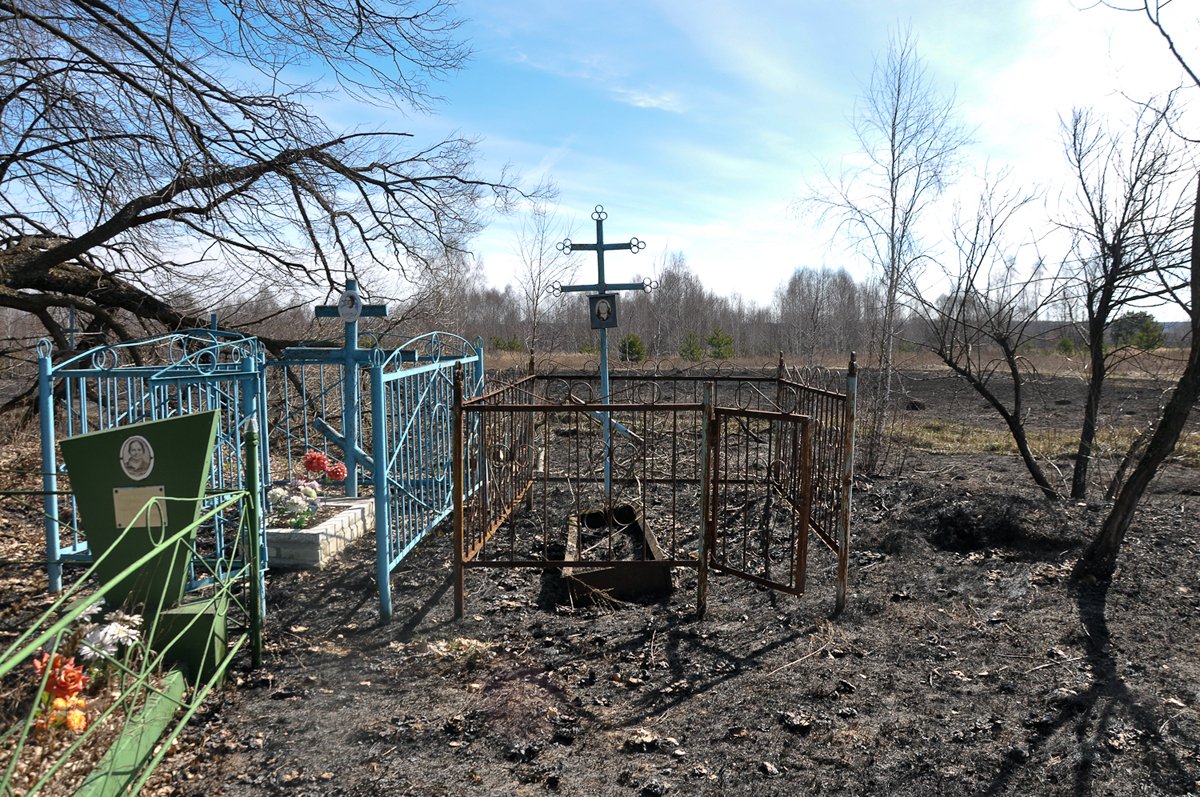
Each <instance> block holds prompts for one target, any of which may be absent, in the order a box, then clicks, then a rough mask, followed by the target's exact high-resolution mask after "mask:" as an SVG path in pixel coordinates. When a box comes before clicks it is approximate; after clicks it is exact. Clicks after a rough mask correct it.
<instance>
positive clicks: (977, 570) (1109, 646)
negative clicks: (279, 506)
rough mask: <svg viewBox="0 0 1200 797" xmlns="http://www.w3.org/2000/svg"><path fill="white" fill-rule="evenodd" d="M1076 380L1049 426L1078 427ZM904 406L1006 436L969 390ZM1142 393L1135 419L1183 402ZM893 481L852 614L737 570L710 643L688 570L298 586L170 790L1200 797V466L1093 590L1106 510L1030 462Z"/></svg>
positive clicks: (942, 465)
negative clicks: (572, 587) (383, 614)
mask: <svg viewBox="0 0 1200 797" xmlns="http://www.w3.org/2000/svg"><path fill="white" fill-rule="evenodd" d="M1060 387H1061V388H1062V389H1061V390H1060V391H1059V392H1058V398H1053V396H1052V395H1049V396H1048V397H1046V398H1044V400H1043V402H1042V403H1041V404H1040V405H1039V407H1040V408H1041V411H1042V412H1043V413H1044V415H1045V417H1053V415H1054V414H1055V413H1064V417H1066V414H1068V413H1069V415H1070V417H1071V418H1076V419H1077V417H1078V416H1077V413H1078V406H1079V405H1078V396H1076V395H1074V394H1071V393H1070V391H1071V390H1074V389H1075V388H1076V386H1075V385H1074V384H1073V383H1072V384H1066V383H1064V384H1063V385H1061V386H1060ZM906 389H907V390H908V391H909V393H910V395H911V396H913V397H917V398H918V399H919V401H920V402H921V403H922V404H923V405H924V408H923V409H920V410H913V411H912V412H914V413H925V414H928V415H931V416H933V417H942V418H946V417H958V418H963V419H973V420H972V422H975V423H978V422H981V421H986V420H987V416H986V415H985V413H984V411H983V410H982V409H981V407H982V402H981V401H979V400H978V399H974V398H973V397H972V396H971V395H970V394H969V393H966V392H965V391H962V390H961V389H960V388H958V387H957V386H956V385H955V383H953V382H949V381H946V380H930V381H926V382H921V381H916V382H912V383H909V384H907V385H906ZM1125 389H1126V390H1128V391H1129V392H1130V396H1129V397H1126V398H1124V399H1122V400H1119V401H1115V402H1114V407H1117V409H1115V410H1114V412H1116V413H1120V414H1124V413H1125V412H1130V411H1131V412H1132V413H1134V414H1133V415H1132V416H1131V417H1135V418H1137V417H1142V416H1144V415H1145V414H1146V413H1148V412H1149V411H1150V410H1151V409H1152V408H1153V405H1154V404H1156V403H1157V401H1158V395H1157V391H1155V390H1154V389H1152V388H1150V387H1147V388H1145V389H1144V390H1142V389H1141V388H1138V387H1137V386H1135V385H1132V384H1130V385H1126V386H1125ZM1064 400H1065V401H1072V402H1075V403H1074V406H1072V405H1069V404H1059V403H1057V402H1059V401H1064ZM1129 408H1133V409H1132V410H1130V409H1129ZM1192 428H1193V430H1194V429H1195V428H1196V425H1195V422H1194V421H1193V426H1192ZM1194 433H1195V432H1193V434H1194ZM893 460H894V461H895V462H896V463H897V464H896V465H895V467H894V468H893V471H894V472H892V473H890V474H889V475H886V476H881V477H873V478H863V477H860V478H859V479H858V482H857V485H856V494H855V512H854V524H853V540H854V542H853V549H854V553H853V555H852V560H851V571H850V577H851V595H850V600H849V604H848V609H847V611H846V612H845V613H844V614H843V615H842V616H840V617H838V618H836V619H833V620H831V619H830V613H831V610H832V606H833V586H832V572H831V569H832V557H831V556H829V555H828V554H827V552H824V551H821V550H816V549H814V553H813V555H812V561H813V565H812V568H813V569H812V573H811V575H810V579H809V591H808V594H806V595H805V596H803V597H799V598H796V597H790V596H781V595H777V594H774V593H772V592H770V591H768V590H765V589H760V588H757V587H754V586H752V585H748V584H745V583H742V582H740V581H738V580H736V579H734V578H729V577H714V580H713V583H712V585H711V589H710V596H709V610H708V614H707V616H706V618H705V619H704V620H702V621H698V620H697V619H696V617H695V611H694V599H695V591H694V581H695V575H694V573H692V572H690V571H677V573H676V585H677V587H676V589H675V591H674V593H673V594H672V595H671V597H670V598H669V599H667V600H663V601H662V602H655V603H643V604H637V603H626V604H613V603H608V604H605V605H593V606H571V605H569V604H560V603H557V602H555V601H554V600H553V596H554V594H555V592H556V590H555V589H554V587H555V584H554V580H555V578H556V577H555V575H554V574H549V575H543V574H542V573H539V572H529V571H509V572H506V571H490V572H481V571H470V572H469V573H468V588H469V590H470V595H469V598H468V605H467V614H466V617H465V618H464V619H463V620H461V621H454V620H453V619H452V603H453V600H452V589H451V584H450V569H449V565H448V556H449V545H448V534H445V533H442V534H437V535H435V536H434V537H432V538H431V539H430V540H428V541H427V542H426V543H423V544H422V545H421V546H419V547H418V549H417V550H416V552H415V553H414V555H413V556H412V557H411V558H410V559H409V560H408V561H407V562H406V563H405V564H404V565H403V566H402V567H401V568H400V570H399V571H398V572H397V573H396V574H395V577H394V580H393V588H394V601H395V618H394V620H393V622H391V623H390V624H380V623H379V622H378V608H377V599H376V595H375V591H374V586H373V583H372V573H373V565H372V561H373V560H372V548H371V546H370V544H368V543H365V542H364V543H360V544H357V545H354V546H352V547H351V548H350V549H349V550H348V551H347V552H346V553H345V554H344V555H343V556H342V557H341V558H340V559H339V560H337V561H336V562H335V563H333V564H332V565H331V566H330V567H328V568H326V569H325V570H323V571H319V572H296V573H273V574H272V576H271V581H270V587H269V604H270V605H269V612H270V614H269V618H268V623H269V642H268V650H267V666H266V667H265V668H264V669H263V670H260V671H255V672H251V671H249V670H247V669H246V668H245V667H241V668H239V669H237V670H236V671H235V672H234V674H233V678H232V682H231V684H230V685H229V687H228V688H226V689H225V690H224V691H223V692H222V693H221V694H219V695H218V696H216V697H214V698H212V699H210V701H209V702H208V703H207V704H206V707H205V708H204V709H203V710H202V712H201V714H200V715H199V716H198V717H197V718H196V720H194V721H193V723H192V724H191V726H190V727H189V729H188V730H187V731H186V732H185V735H184V736H183V738H182V739H181V741H180V742H179V743H178V744H177V746H176V748H175V749H174V750H173V752H172V753H171V754H170V755H169V756H168V758H167V760H166V763H165V765H164V767H163V768H162V770H161V771H160V773H159V774H158V775H156V778H155V781H154V785H153V789H151V790H150V793H157V794H172V795H268V794H270V795H274V794H281V795H372V794H381V795H407V794H412V795H472V794H479V795H522V794H529V795H538V794H555V793H559V794H602V795H610V794H611V795H623V794H628V795H638V796H639V797H640V796H641V795H660V794H681V795H685V794H686V795H693V794H698V795H702V794H709V795H725V794H734V795H741V794H746V795H750V794H753V795H794V794H820V793H831V794H880V795H928V794H934V793H940V794H945V795H959V794H963V795H968V794H969V795H992V794H1014V795H1017V794H1019V795H1029V794H1038V795H1046V794H1071V795H1092V794H1095V795H1109V794H1112V795H1156V794H1195V793H1200V656H1198V655H1197V654H1198V653H1200V624H1198V623H1197V620H1196V617H1197V616H1200V579H1198V576H1197V573H1198V567H1197V565H1198V563H1200V472H1198V471H1196V470H1194V469H1186V468H1183V467H1180V466H1178V465H1173V466H1171V467H1169V468H1168V469H1167V470H1166V471H1165V472H1164V473H1163V474H1162V475H1161V476H1160V478H1159V480H1158V481H1157V482H1156V484H1155V486H1154V492H1153V494H1152V495H1151V496H1150V497H1149V499H1148V500H1147V501H1146V502H1145V504H1144V505H1143V508H1142V511H1141V512H1140V514H1139V516H1138V518H1137V520H1136V522H1135V524H1134V526H1133V528H1132V530H1131V532H1130V536H1129V539H1128V541H1127V544H1126V547H1125V549H1124V552H1123V555H1122V558H1121V560H1120V569H1119V572H1118V573H1117V575H1116V577H1115V579H1114V580H1113V581H1112V583H1111V584H1108V585H1106V584H1097V583H1086V582H1077V581H1074V580H1072V578H1071V575H1070V571H1071V565H1072V563H1073V562H1074V560H1075V558H1076V557H1077V555H1078V553H1079V551H1080V550H1081V546H1082V543H1083V542H1084V541H1085V540H1086V538H1087V536H1088V535H1089V534H1091V533H1092V532H1093V531H1094V530H1095V528H1096V526H1097V524H1098V523H1099V521H1100V519H1101V518H1102V517H1103V515H1104V511H1105V509H1106V507H1105V505H1104V504H1102V503H1099V502H1095V503H1091V504H1084V505H1075V504H1071V503H1070V502H1063V503H1060V504H1058V505H1051V504H1047V503H1045V502H1043V501H1041V500H1040V499H1038V498H1037V497H1036V494H1035V492H1034V490H1033V489H1032V487H1031V484H1032V483H1031V482H1030V481H1029V479H1028V477H1027V476H1026V475H1025V473H1024V471H1023V470H1022V469H1021V466H1020V463H1019V462H1018V461H1017V460H1016V459H1015V458H1014V457H1009V456H1002V455H994V454H974V455H964V454H954V453H950V454H931V453H922V452H919V451H915V450H909V451H907V452H905V453H904V456H903V457H893ZM1067 465H1069V463H1067V462H1063V463H1060V466H1061V467H1063V469H1064V471H1065V470H1066V469H1067ZM895 471H898V472H895ZM1096 492H1097V493H1100V492H1102V490H1097V491H1096Z"/></svg>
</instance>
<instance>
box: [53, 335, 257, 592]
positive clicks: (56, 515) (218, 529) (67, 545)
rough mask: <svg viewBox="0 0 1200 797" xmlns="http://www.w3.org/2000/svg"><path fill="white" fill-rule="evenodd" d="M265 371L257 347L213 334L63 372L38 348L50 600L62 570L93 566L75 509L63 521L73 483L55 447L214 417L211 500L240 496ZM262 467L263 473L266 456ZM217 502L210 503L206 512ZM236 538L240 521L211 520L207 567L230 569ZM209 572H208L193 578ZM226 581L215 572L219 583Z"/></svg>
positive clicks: (87, 361)
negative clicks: (169, 421)
mask: <svg viewBox="0 0 1200 797" xmlns="http://www.w3.org/2000/svg"><path fill="white" fill-rule="evenodd" d="M262 362H263V354H262V350H261V347H260V345H259V343H258V341H257V339H255V338H251V337H246V336H243V335H238V334H234V333H227V332H221V331H218V330H213V329H197V330H189V331H187V332H180V333H173V334H169V335H162V336H159V337H155V338H150V339H146V340H139V341H134V342H130V343H121V344H115V345H109V346H101V347H98V348H93V349H89V350H88V351H86V352H83V353H80V354H73V355H69V356H67V357H66V358H65V359H62V360H61V361H59V362H57V363H56V362H54V356H53V348H52V346H51V344H50V342H49V341H41V342H40V343H39V344H38V379H39V391H40V392H39V407H38V409H39V414H40V419H41V429H40V432H41V442H42V488H43V491H44V492H45V499H44V510H45V522H44V525H45V532H46V560H47V570H48V576H49V588H50V591H51V592H59V591H61V590H62V566H63V563H64V562H68V561H72V560H74V561H87V560H89V559H90V553H89V551H88V546H87V541H86V539H84V538H82V537H81V536H80V533H79V528H78V524H77V522H76V509H75V503H74V499H73V498H68V499H67V501H66V502H65V503H66V506H65V509H66V512H62V510H63V509H64V507H63V506H60V502H59V495H58V491H59V484H60V479H62V478H63V477H64V476H65V477H67V478H69V474H67V473H66V469H65V466H64V465H63V463H62V462H60V461H59V459H58V453H57V449H56V445H55V442H56V440H57V439H59V438H60V437H71V436H74V435H78V434H85V433H88V432H98V431H104V430H107V429H113V428H117V427H120V426H125V425H128V424H132V423H140V422H142V421H156V420H162V419H164V418H170V417H174V416H178V415H187V414H190V413H194V412H203V411H207V410H218V411H219V413H220V427H219V429H218V433H217V443H216V446H215V447H214V450H213V462H212V466H211V468H210V475H209V484H208V489H207V492H208V493H209V494H212V495H216V494H218V493H227V492H230V491H233V490H238V489H241V488H242V487H243V486H244V474H243V473H242V469H243V467H244V464H245V457H244V456H243V452H242V445H243V443H242V425H243V424H244V423H245V421H246V420H247V419H249V418H257V417H259V414H260V412H261V408H262V403H261V402H262V396H263V394H264V384H263V370H262ZM261 465H262V468H263V469H264V470H263V472H265V468H266V465H267V461H266V458H265V449H263V453H262V458H261ZM214 500H215V499H214V498H208V499H206V500H205V504H204V509H208V508H210V506H211V505H212V502H213V501H214ZM64 516H65V518H66V519H67V522H66V523H64V522H63V517H64ZM236 529H237V519H236V518H226V517H225V516H224V515H223V514H217V515H216V516H214V517H213V518H212V520H211V521H210V523H209V524H208V527H207V528H206V529H205V530H203V531H202V532H201V534H200V537H199V542H200V544H201V545H203V546H205V547H204V549H203V550H204V554H205V557H206V558H210V559H211V561H212V562H223V561H227V560H229V556H228V554H229V553H230V552H231V551H232V550H234V549H232V548H231V547H230V546H234V545H236V544H237V542H238V541H237V539H236ZM203 572H209V571H208V570H206V569H203V568H202V569H199V570H197V573H203ZM221 576H222V574H221V573H220V572H218V573H217V577H221ZM198 578H203V579H207V576H203V577H200V576H198ZM261 578H262V574H261V572H260V573H259V579H260V580H261ZM196 585H197V584H193V586H196Z"/></svg>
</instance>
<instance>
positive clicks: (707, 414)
mask: <svg viewBox="0 0 1200 797" xmlns="http://www.w3.org/2000/svg"><path fill="white" fill-rule="evenodd" d="M713 390H714V388H713V384H712V382H709V383H707V384H706V385H705V386H704V401H703V403H702V405H703V407H704V409H703V410H702V413H703V415H702V416H701V418H702V423H703V429H704V436H703V438H702V439H701V443H700V468H701V470H700V551H699V554H698V556H699V561H698V566H697V573H696V617H697V618H699V619H704V615H705V612H706V611H707V610H708V568H709V567H710V566H711V565H712V562H713V547H714V544H715V543H716V530H717V526H716V495H715V493H714V489H715V487H716V485H715V482H714V476H715V468H716V459H717V451H718V448H717V442H716V438H717V419H716V414H715V413H714V412H713ZM676 418H677V419H678V415H676ZM677 428H678V427H676V429H677ZM674 439H675V440H676V441H677V440H678V435H675V436H674ZM677 450H678V449H677V448H673V449H672V461H673V462H674V461H678V459H677V458H675V457H674V452H675V451H677ZM677 497H678V490H677V489H676V490H675V491H674V492H673V493H672V507H673V510H674V506H675V504H674V502H675V501H676V499H677Z"/></svg>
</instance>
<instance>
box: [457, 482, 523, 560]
mask: <svg viewBox="0 0 1200 797" xmlns="http://www.w3.org/2000/svg"><path fill="white" fill-rule="evenodd" d="M533 481H534V480H533V479H530V480H528V481H527V482H526V483H525V484H524V486H522V487H521V489H519V490H517V491H516V492H515V494H514V495H513V497H512V499H511V500H509V502H508V504H507V506H505V507H504V509H503V510H501V511H500V512H498V513H496V515H495V517H494V518H493V519H492V520H491V522H489V523H488V524H487V526H485V527H484V529H483V533H482V534H481V535H480V537H479V538H478V539H477V540H475V541H474V542H473V543H472V545H471V547H470V548H469V549H468V550H467V551H466V555H465V557H464V559H465V561H466V563H467V564H470V563H471V562H472V561H474V560H475V558H476V557H477V556H478V555H479V554H480V553H481V552H482V551H483V546H485V545H487V543H488V540H490V539H491V538H492V535H494V534H495V533H496V532H497V531H499V529H500V527H501V526H503V525H504V521H506V520H508V519H509V517H511V516H512V513H513V511H514V510H515V509H516V508H517V506H518V505H519V504H520V503H521V501H522V500H524V498H525V493H526V492H527V491H528V490H529V488H530V487H532V486H533ZM509 550H510V551H511V550H516V546H515V545H510V546H509Z"/></svg>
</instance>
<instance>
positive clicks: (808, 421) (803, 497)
mask: <svg viewBox="0 0 1200 797" xmlns="http://www.w3.org/2000/svg"><path fill="white" fill-rule="evenodd" d="M812 427H813V421H812V418H809V417H805V418H803V420H801V421H800V485H799V487H800V511H799V517H798V518H796V525H795V526H794V527H793V528H797V529H798V532H797V534H796V547H795V549H793V552H794V553H795V556H796V569H795V571H794V575H793V585H794V586H795V588H796V594H797V595H803V594H804V588H805V584H806V579H807V577H808V524H809V520H810V519H811V518H812V505H813V481H812V478H813V439H812V438H813V428H812Z"/></svg>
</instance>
